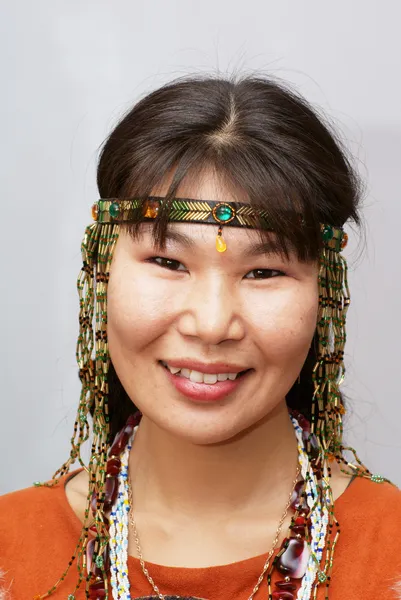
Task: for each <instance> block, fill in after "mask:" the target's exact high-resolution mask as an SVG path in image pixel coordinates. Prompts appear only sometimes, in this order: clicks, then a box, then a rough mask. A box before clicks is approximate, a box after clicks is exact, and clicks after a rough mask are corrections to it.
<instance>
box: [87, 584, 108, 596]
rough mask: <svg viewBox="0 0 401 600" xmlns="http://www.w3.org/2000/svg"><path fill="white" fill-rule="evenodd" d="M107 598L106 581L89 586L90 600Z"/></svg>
mask: <svg viewBox="0 0 401 600" xmlns="http://www.w3.org/2000/svg"><path fill="white" fill-rule="evenodd" d="M105 597H106V590H105V588H104V581H103V580H101V581H95V582H94V583H91V584H90V586H89V598H90V600H102V599H103V598H105Z"/></svg>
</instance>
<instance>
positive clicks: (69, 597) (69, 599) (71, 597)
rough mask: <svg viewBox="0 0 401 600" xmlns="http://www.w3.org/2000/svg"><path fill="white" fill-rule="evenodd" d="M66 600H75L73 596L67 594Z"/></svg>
mask: <svg viewBox="0 0 401 600" xmlns="http://www.w3.org/2000/svg"><path fill="white" fill-rule="evenodd" d="M67 600H75V596H74V594H68V596H67Z"/></svg>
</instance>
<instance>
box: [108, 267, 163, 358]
mask: <svg viewBox="0 0 401 600" xmlns="http://www.w3.org/2000/svg"><path fill="white" fill-rule="evenodd" d="M169 306H170V303H169V301H168V295H167V290H163V289H160V284H158V283H157V282H156V281H155V279H154V278H149V277H146V275H144V273H143V271H141V269H133V268H132V267H131V265H124V264H117V263H116V264H115V267H114V268H112V270H111V274H110V281H109V285H108V291H107V314H108V337H109V344H110V352H111V353H112V351H113V349H115V347H116V345H117V344H118V345H120V346H121V347H122V348H124V349H125V350H128V351H131V352H133V351H136V352H140V351H141V350H142V349H144V348H145V347H146V346H147V344H149V343H150V342H151V341H152V340H154V339H156V338H157V337H159V336H160V335H162V333H163V331H165V329H166V324H167V323H168V322H169V311H168V307H169Z"/></svg>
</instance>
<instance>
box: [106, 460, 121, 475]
mask: <svg viewBox="0 0 401 600" xmlns="http://www.w3.org/2000/svg"><path fill="white" fill-rule="evenodd" d="M120 469H121V461H120V459H119V458H109V460H108V461H107V467H106V474H107V475H118V474H119V472H120Z"/></svg>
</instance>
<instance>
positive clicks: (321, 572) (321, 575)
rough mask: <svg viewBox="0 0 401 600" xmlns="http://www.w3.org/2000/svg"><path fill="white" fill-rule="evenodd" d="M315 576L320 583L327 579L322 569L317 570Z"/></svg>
mask: <svg viewBox="0 0 401 600" xmlns="http://www.w3.org/2000/svg"><path fill="white" fill-rule="evenodd" d="M317 578H318V579H319V581H320V583H324V582H325V581H326V579H327V575H326V573H323V571H319V572H318V574H317Z"/></svg>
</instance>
